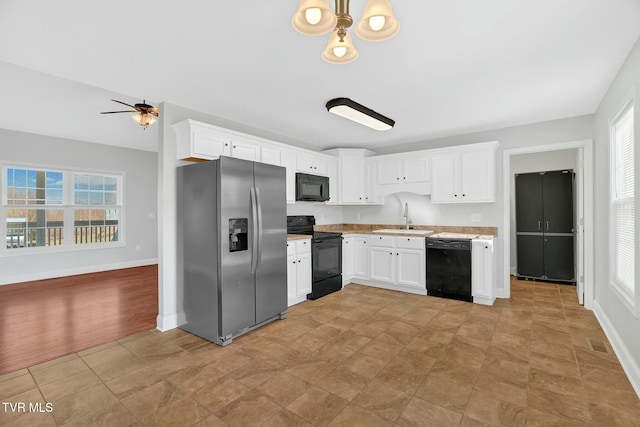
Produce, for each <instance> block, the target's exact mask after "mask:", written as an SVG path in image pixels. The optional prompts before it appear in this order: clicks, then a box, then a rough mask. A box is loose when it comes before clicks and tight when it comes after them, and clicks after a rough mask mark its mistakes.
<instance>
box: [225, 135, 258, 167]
mask: <svg viewBox="0 0 640 427" xmlns="http://www.w3.org/2000/svg"><path fill="white" fill-rule="evenodd" d="M230 145H231V157H235V158H236V159H244V160H251V161H253V162H259V161H261V156H260V148H261V147H260V144H257V143H253V142H249V141H238V140H234V139H232V140H231V141H230Z"/></svg>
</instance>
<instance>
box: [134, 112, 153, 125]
mask: <svg viewBox="0 0 640 427" xmlns="http://www.w3.org/2000/svg"><path fill="white" fill-rule="evenodd" d="M131 118H132V119H133V121H134V122H136V123H138V124H139V125H140V126H145V127H146V126H149V125H151V124H153V123H155V122H156V119H155V118H154V117H153V116H150V115H149V114H142V113H136V114H134V115H133V116H131Z"/></svg>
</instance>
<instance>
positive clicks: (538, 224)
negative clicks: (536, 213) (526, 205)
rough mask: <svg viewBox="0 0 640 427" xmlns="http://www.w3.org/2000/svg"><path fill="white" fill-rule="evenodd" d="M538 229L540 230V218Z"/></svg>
mask: <svg viewBox="0 0 640 427" xmlns="http://www.w3.org/2000/svg"><path fill="white" fill-rule="evenodd" d="M538 230H540V220H538Z"/></svg>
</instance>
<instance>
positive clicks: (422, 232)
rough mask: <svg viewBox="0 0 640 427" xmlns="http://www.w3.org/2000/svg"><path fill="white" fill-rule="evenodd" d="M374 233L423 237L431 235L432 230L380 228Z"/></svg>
mask: <svg viewBox="0 0 640 427" xmlns="http://www.w3.org/2000/svg"><path fill="white" fill-rule="evenodd" d="M373 232H374V233H389V234H415V235H419V236H424V235H427V234H432V233H433V231H432V230H407V229H406V228H382V229H379V230H373Z"/></svg>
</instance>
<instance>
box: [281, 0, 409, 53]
mask: <svg viewBox="0 0 640 427" xmlns="http://www.w3.org/2000/svg"><path fill="white" fill-rule="evenodd" d="M335 10H336V11H335V13H333V12H332V11H331V8H330V7H329V0H300V7H299V8H298V11H297V12H296V14H295V15H294V16H293V20H292V24H293V28H295V29H296V31H298V32H299V33H302V34H305V35H308V36H319V35H322V34H326V33H328V32H330V31H333V33H332V34H331V36H330V37H329V43H328V44H327V48H326V49H325V50H324V52H322V59H324V60H325V61H327V62H330V63H332V64H346V63H349V62H351V61H354V60H355V59H356V58H357V57H358V51H357V50H356V48H355V47H353V43H352V41H351V37H350V36H349V33H348V32H347V28H349V27H351V25H352V24H353V18H352V17H351V15H349V0H336V9H335ZM399 29H400V23H399V22H398V20H397V19H396V18H395V17H394V16H393V10H392V9H391V2H390V1H389V0H368V2H367V4H366V6H365V8H364V14H363V16H362V19H360V22H358V24H357V25H356V34H357V35H358V37H360V38H361V39H363V40H368V41H382V40H387V39H389V38H391V37H393V36H395V35H396V33H397V32H398V30H399Z"/></svg>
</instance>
